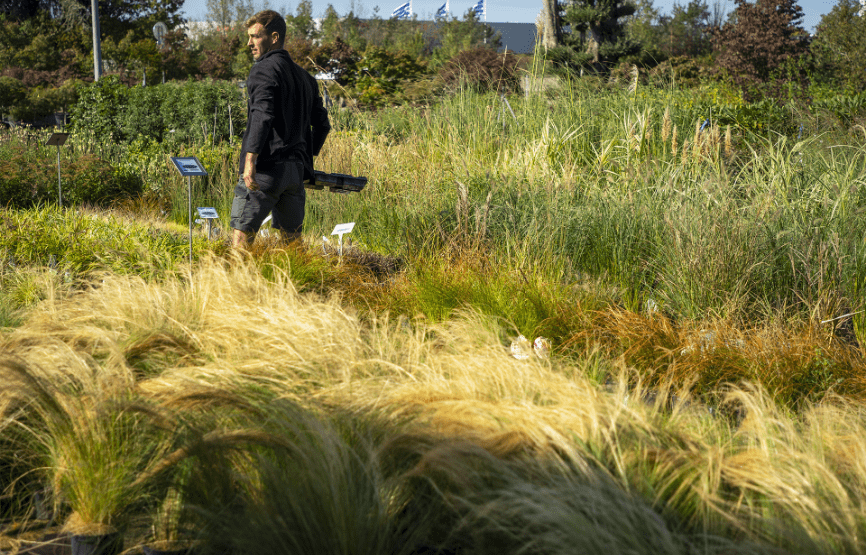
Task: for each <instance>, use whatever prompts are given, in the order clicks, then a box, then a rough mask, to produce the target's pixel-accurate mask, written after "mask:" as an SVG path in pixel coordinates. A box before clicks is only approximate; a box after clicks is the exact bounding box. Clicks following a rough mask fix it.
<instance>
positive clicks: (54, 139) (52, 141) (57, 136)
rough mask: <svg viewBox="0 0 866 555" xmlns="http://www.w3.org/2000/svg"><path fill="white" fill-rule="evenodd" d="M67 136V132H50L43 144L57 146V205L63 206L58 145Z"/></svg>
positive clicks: (62, 143) (61, 144)
mask: <svg viewBox="0 0 866 555" xmlns="http://www.w3.org/2000/svg"><path fill="white" fill-rule="evenodd" d="M67 138H69V133H52V134H51V136H50V137H48V142H46V143H45V144H46V145H47V146H56V147H57V205H58V206H63V187H62V186H61V182H60V147H61V146H63V145H64V143H66V139H67Z"/></svg>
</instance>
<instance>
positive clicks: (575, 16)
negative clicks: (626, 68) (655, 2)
mask: <svg viewBox="0 0 866 555" xmlns="http://www.w3.org/2000/svg"><path fill="white" fill-rule="evenodd" d="M634 13H635V7H634V5H632V4H630V3H628V2H627V1H626V0H570V1H569V2H568V3H567V4H565V5H564V12H563V14H562V24H563V26H570V29H571V33H570V35H568V36H566V37H564V38H563V42H564V43H565V45H566V47H567V48H568V49H570V50H571V52H569V51H568V50H563V49H554V50H553V58H554V60H555V61H560V62H561V63H566V64H567V65H571V66H575V65H576V66H580V67H589V68H591V69H593V70H595V71H606V70H607V69H609V68H611V67H612V66H614V65H616V64H617V63H618V62H619V60H620V59H621V58H623V57H625V56H629V55H632V54H636V53H637V52H639V51H640V45H639V44H637V43H636V42H634V41H633V40H632V39H631V38H630V37H629V36H628V34H627V33H626V32H625V21H624V18H626V17H628V16H630V15H632V14H634Z"/></svg>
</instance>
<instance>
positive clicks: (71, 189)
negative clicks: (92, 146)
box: [0, 147, 142, 208]
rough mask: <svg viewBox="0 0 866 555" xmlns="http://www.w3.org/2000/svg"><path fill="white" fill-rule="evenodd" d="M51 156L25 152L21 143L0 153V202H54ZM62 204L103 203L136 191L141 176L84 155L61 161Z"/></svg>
mask: <svg viewBox="0 0 866 555" xmlns="http://www.w3.org/2000/svg"><path fill="white" fill-rule="evenodd" d="M54 168H56V166H55V165H54V160H53V159H48V158H39V157H36V156H31V155H28V151H27V150H26V149H25V148H24V147H15V148H9V149H7V151H6V153H5V156H2V157H0V205H2V206H12V207H18V208H23V207H30V206H34V205H36V204H43V203H51V202H57V173H56V171H55V170H54ZM61 179H62V188H63V201H64V204H66V203H72V204H82V203H87V204H93V205H100V206H106V205H110V204H111V203H113V202H114V201H116V200H118V199H121V198H127V197H130V196H134V195H137V194H140V193H141V191H142V180H141V178H140V177H139V176H138V175H137V174H134V173H132V172H128V171H124V170H117V169H115V168H114V167H112V165H111V164H109V163H108V162H107V161H105V160H102V159H100V158H98V157H96V156H94V155H86V156H83V157H81V158H78V159H76V160H73V161H72V162H70V163H67V164H66V165H61Z"/></svg>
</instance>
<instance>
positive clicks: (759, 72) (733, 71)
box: [714, 0, 808, 97]
mask: <svg viewBox="0 0 866 555" xmlns="http://www.w3.org/2000/svg"><path fill="white" fill-rule="evenodd" d="M735 2H736V5H737V7H736V9H735V10H734V12H733V13H732V14H731V18H730V20H729V22H728V23H727V24H726V25H724V26H723V27H722V29H721V30H720V31H719V32H718V33H717V34H716V36H715V37H714V47H715V49H716V51H717V52H718V56H717V58H716V61H717V63H718V64H719V66H721V67H722V68H724V69H725V70H727V72H728V73H729V74H730V75H731V77H732V79H733V81H734V83H736V84H737V85H738V86H740V87H742V88H743V89H744V92H745V93H746V95H747V97H754V96H756V95H759V94H764V93H766V94H770V95H774V94H776V93H778V91H779V90H780V86H781V85H784V84H785V82H787V81H789V80H790V79H791V78H790V76H781V75H779V74H778V73H779V71H780V70H781V69H783V67H785V66H788V67H791V64H792V63H793V62H796V59H797V58H799V57H800V56H801V55H803V54H804V53H805V52H806V51H807V49H808V42H807V41H808V34H807V33H806V31H805V30H803V28H802V27H801V22H802V20H803V10H802V8H800V6H799V5H798V4H796V3H794V0H757V1H756V2H755V3H754V4H750V3H748V2H747V1H746V0H735ZM771 80H773V81H774V83H772V84H771V86H770V87H769V88H768V87H766V86H764V87H761V86H762V85H765V84H767V83H768V82H769V81H771ZM759 88H763V89H766V90H765V91H764V93H760V92H758V89H759Z"/></svg>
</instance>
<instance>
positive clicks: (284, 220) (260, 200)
mask: <svg viewBox="0 0 866 555" xmlns="http://www.w3.org/2000/svg"><path fill="white" fill-rule="evenodd" d="M255 180H256V183H258V184H259V190H258V191H250V190H249V189H248V188H247V186H246V184H245V183H244V178H243V176H241V177H240V178H239V179H238V184H237V185H236V186H235V198H234V200H233V201H232V214H231V226H232V228H233V229H239V230H241V231H246V232H252V233H257V232H258V231H259V227H261V225H262V221H264V219H265V218H266V217H267V216H268V214H269V213H271V212H273V215H274V218H273V221H272V224H271V225H272V227H273V228H274V229H282V230H284V231H287V232H289V233H300V232H301V231H303V228H304V203H305V202H306V198H307V195H306V191H305V190H304V183H303V181H304V165H303V163H302V162H299V161H295V160H284V161H280V162H277V163H276V164H274V165H273V166H272V167H271V168H268V169H267V170H257V171H256V176H255Z"/></svg>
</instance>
